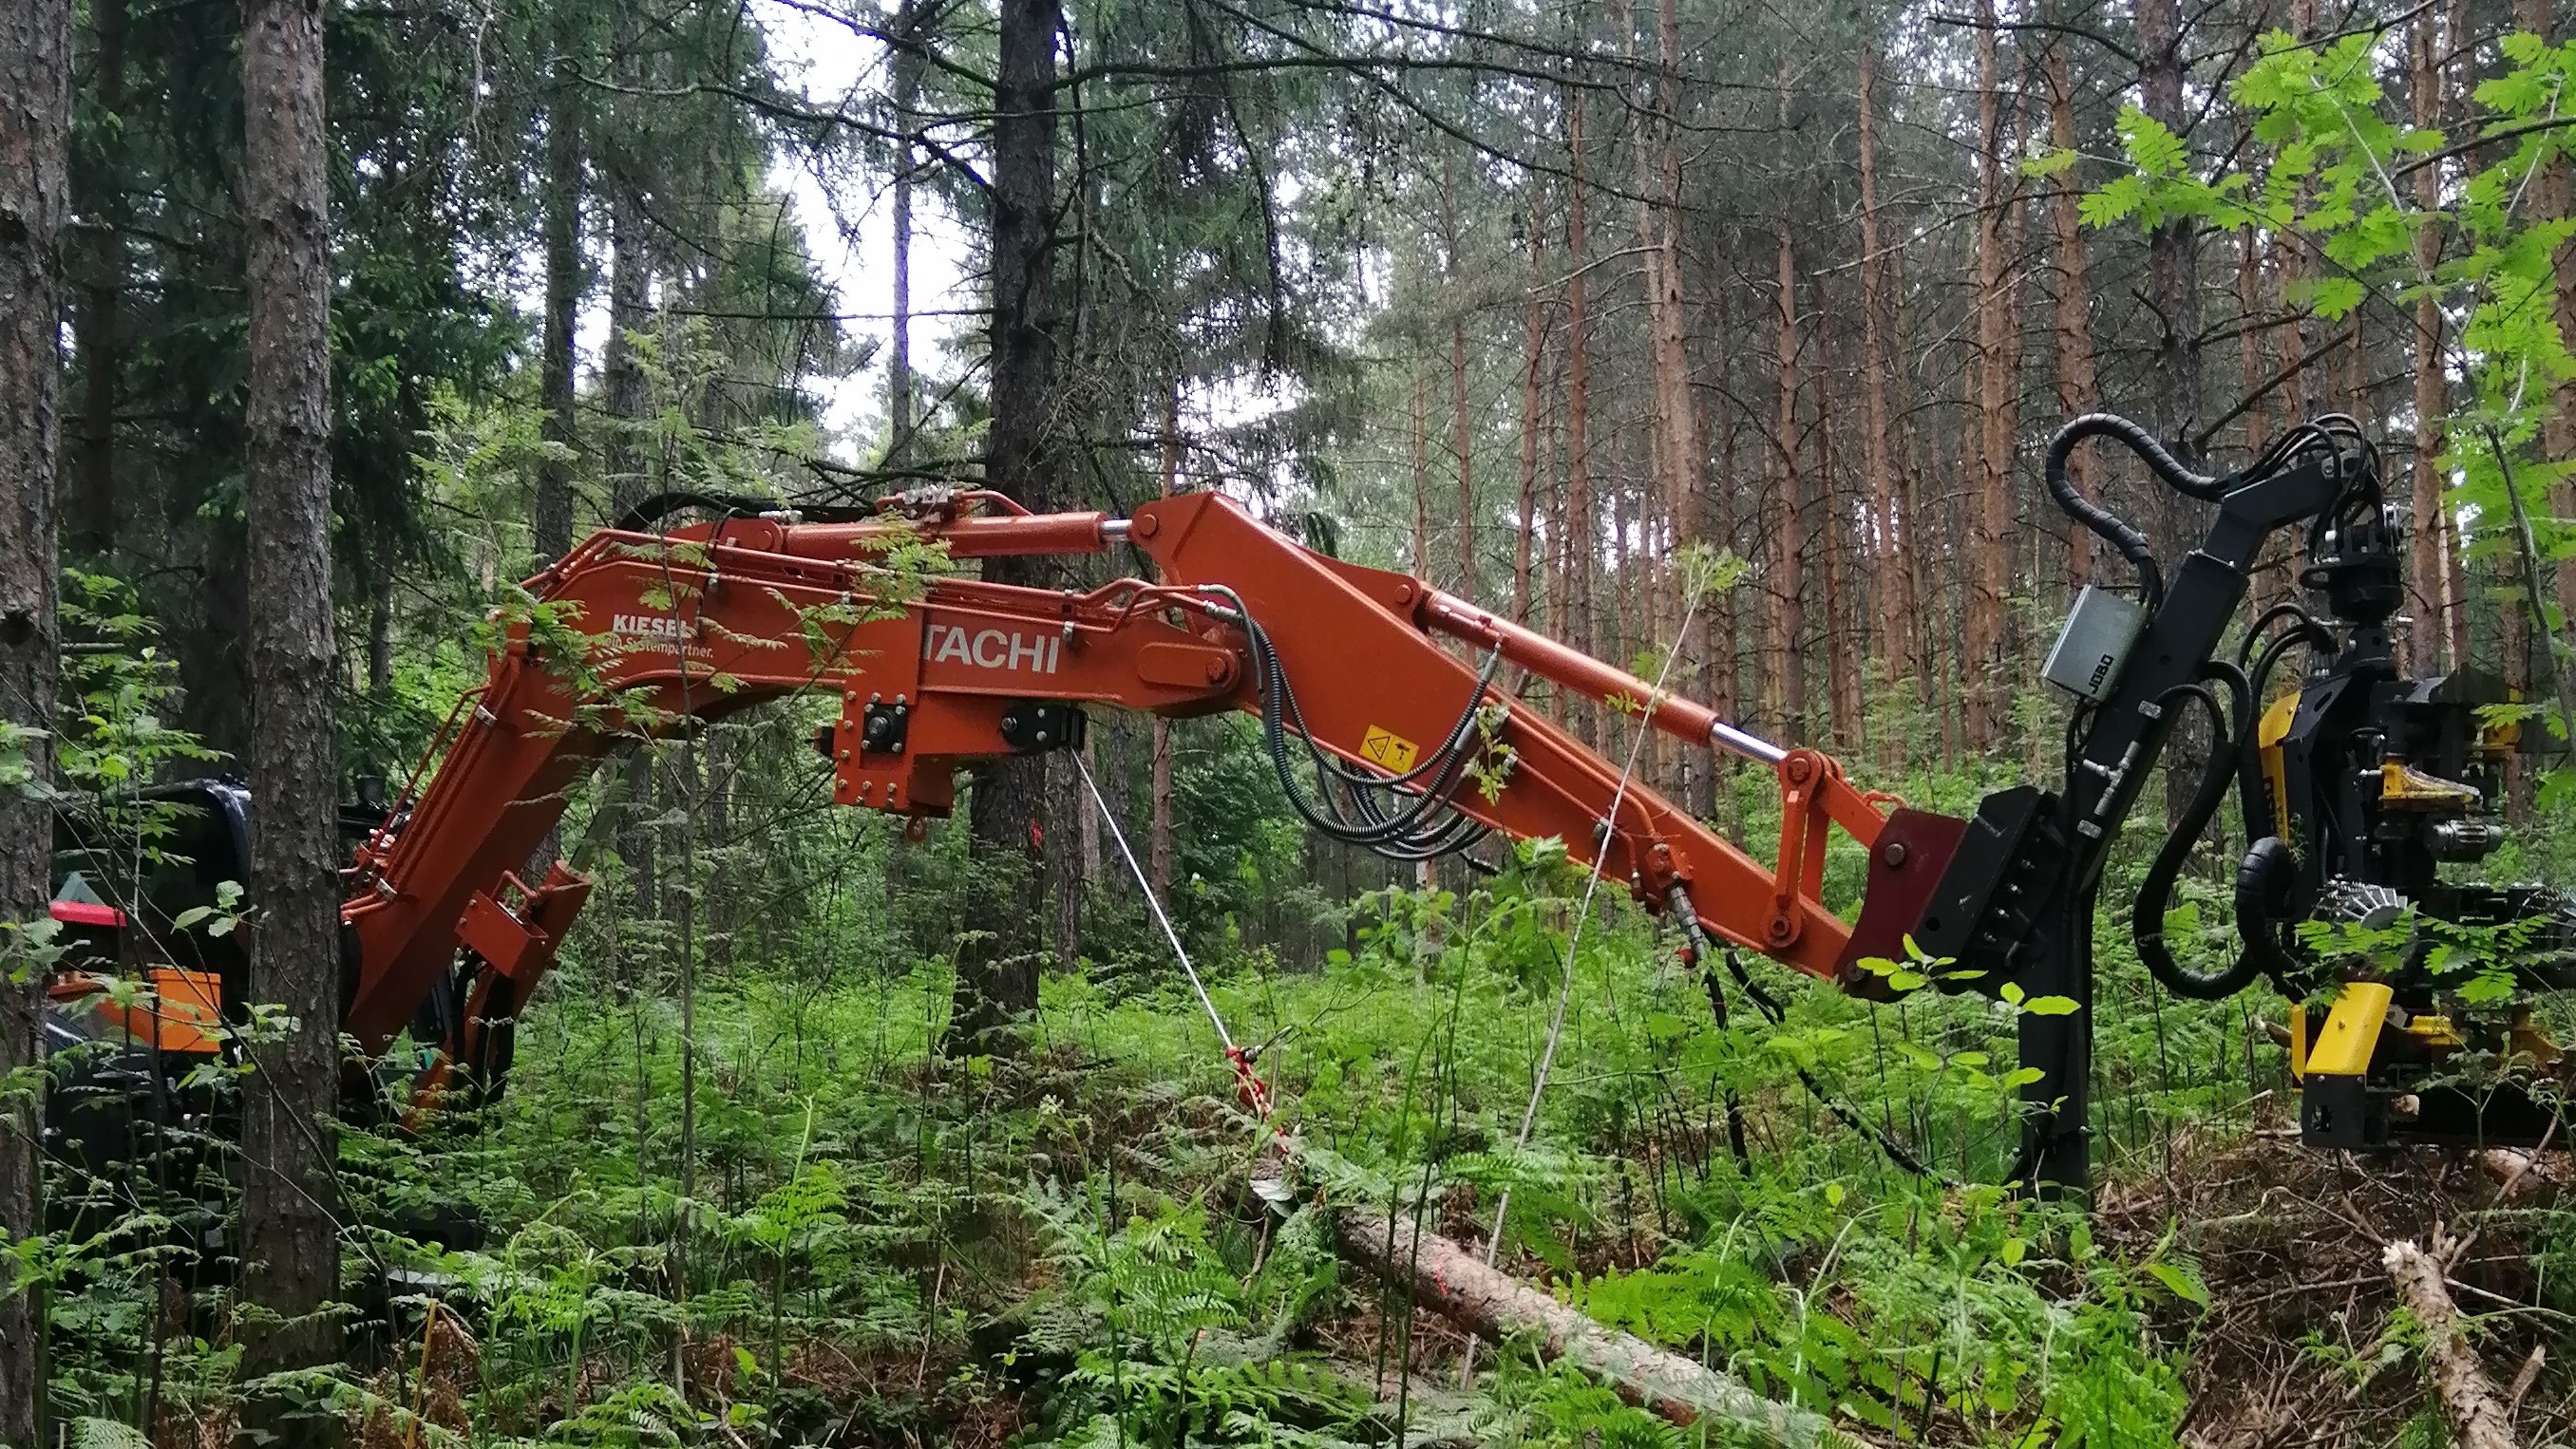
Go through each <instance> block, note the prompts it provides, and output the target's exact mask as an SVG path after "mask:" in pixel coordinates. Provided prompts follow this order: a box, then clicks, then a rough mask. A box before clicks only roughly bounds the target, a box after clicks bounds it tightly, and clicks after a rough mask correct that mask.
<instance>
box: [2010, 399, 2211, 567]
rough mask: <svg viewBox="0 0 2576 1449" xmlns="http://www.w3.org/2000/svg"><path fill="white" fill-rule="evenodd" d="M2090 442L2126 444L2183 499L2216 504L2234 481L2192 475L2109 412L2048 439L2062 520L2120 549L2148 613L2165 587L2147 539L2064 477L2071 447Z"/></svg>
mask: <svg viewBox="0 0 2576 1449" xmlns="http://www.w3.org/2000/svg"><path fill="white" fill-rule="evenodd" d="M2089 438H2111V439H2114V440H2115V441H2117V442H2119V443H2121V444H2122V445H2124V446H2126V447H2127V448H2128V450H2129V451H2130V452H2132V453H2135V454H2137V455H2138V457H2139V459H2140V460H2141V461H2143V462H2144V463H2145V464H2146V465H2147V467H2148V468H2149V469H2150V470H2151V471H2153V472H2154V473H2155V475H2156V476H2157V477H2158V478H2160V479H2163V480H2164V482H2165V484H2166V486H2168V487H2170V488H2172V489H2173V490H2174V491H2175V492H2177V493H2181V494H2183V495H2185V496H2186V497H2191V498H2198V499H2202V500H2204V501H2215V500H2217V499H2218V498H2221V497H2223V496H2225V494H2226V492H2227V490H2228V488H2229V487H2230V486H2231V485H2232V484H2233V483H2234V482H2235V480H2234V479H2233V478H2227V477H2212V476H2210V475H2208V474H2205V473H2195V472H2193V471H2191V470H2190V469H2189V468H2186V467H2184V466H2183V465H2182V463H2181V462H2180V461H2179V460H2177V459H2176V458H2175V457H2174V455H2173V454H2171V453H2169V452H2167V451H2165V446H2164V444H2162V443H2159V442H2157V441H2156V437H2155V434H2153V433H2150V432H2148V431H2147V430H2146V429H2145V428H2142V427H2140V426H2138V425H2137V424H2136V423H2133V422H2131V421H2129V420H2128V419H2127V418H2124V417H2120V416H2118V415H2116V414H2112V413H2086V414H2085V415H2084V416H2082V417H2080V418H2077V419H2075V420H2074V421H2073V422H2070V423H2068V424H2067V425H2066V426H2064V427H2062V428H2059V429H2058V430H2057V436H2056V437H2054V438H2051V439H2049V441H2048V459H2047V467H2046V470H2045V473H2046V477H2047V481H2048V491H2049V494H2050V496H2051V497H2054V498H2055V499H2056V500H2057V506H2058V507H2059V508H2061V509H2063V510H2065V512H2066V516H2067V517H2069V518H2072V519H2074V520H2075V521H2076V522H2078V523H2080V524H2082V525H2084V526H2085V527H2086V528H2088V529H2090V530H2092V531H2093V532H2094V533H2095V534H2098V535H2100V536H2101V537H2102V539H2104V540H2105V541H2106V542H2108V543H2109V544H2110V545H2111V546H2112V547H2113V548H2115V549H2118V550H2119V551H2120V557H2122V558H2125V559H2127V560H2128V561H2129V566H2130V567H2131V568H2134V569H2136V570H2137V571H2138V588H2139V591H2140V593H2141V594H2142V595H2144V597H2145V600H2146V605H2147V611H2148V612H2149V613H2153V612H2155V610H2156V607H2157V606H2158V605H2159V604H2162V603H2163V602H2164V596H2165V585H2164V575H2163V574H2162V573H2161V572H2160V571H2159V570H2158V569H2157V568H2156V556H2155V551H2154V549H2153V548H2152V547H2151V546H2150V545H2149V544H2148V542H2147V536H2146V535H2145V534H2143V533H2140V532H2139V531H2138V530H2136V529H2134V528H2131V527H2130V526H2129V525H2128V524H2127V523H2125V522H2123V521H2122V520H2121V518H2120V516H2119V515H2118V514H2116V513H2113V512H2112V511H2111V510H2109V509H2107V508H2104V507H2103V506H2102V505H2101V504H2099V503H2096V502H2094V501H2093V500H2092V499H2090V498H2087V497H2085V496H2084V495H2083V494H2082V493H2081V492H2079V491H2077V489H2076V487H2075V480H2074V479H2073V478H2071V477H2069V476H2068V475H2067V471H2066V465H2067V462H2068V461H2069V460H2070V459H2072V458H2073V457H2074V455H2075V448H2076V445H2077V444H2079V443H2082V442H2084V441H2085V440H2086V439H2089Z"/></svg>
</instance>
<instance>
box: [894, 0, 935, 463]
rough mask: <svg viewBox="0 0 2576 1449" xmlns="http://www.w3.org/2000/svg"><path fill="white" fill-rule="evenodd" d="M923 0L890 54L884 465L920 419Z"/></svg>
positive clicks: (904, 15) (904, 8) (907, 454)
mask: <svg viewBox="0 0 2576 1449" xmlns="http://www.w3.org/2000/svg"><path fill="white" fill-rule="evenodd" d="M928 8H929V7H928V6H927V5H925V4H924V3H923V0H904V3H903V4H902V5H901V6H900V7H898V8H897V9H896V11H895V16H894V39H893V54H892V55H891V56H890V57H889V58H888V60H887V68H888V70H889V71H890V72H891V74H892V77H893V81H894V86H893V89H894V123H895V129H896V131H897V132H899V133H900V134H899V137H898V139H897V141H896V152H895V172H894V186H893V191H894V196H893V212H894V257H893V263H894V268H893V269H894V317H893V320H892V322H891V324H890V326H889V329H888V337H887V346H886V351H887V356H886V451H885V466H886V467H888V468H902V467H904V466H905V465H906V464H907V463H909V462H910V461H911V456H912V435H913V430H914V428H915V427H917V426H918V425H919V421H920V420H919V418H918V417H916V416H915V410H916V408H917V406H918V405H917V404H916V403H915V402H914V401H913V396H912V391H913V388H912V207H913V193H914V189H915V188H916V187H917V186H918V184H919V182H918V181H917V179H916V178H915V177H914V175H913V168H914V165H915V163H916V161H917V160H918V152H917V150H916V147H915V142H914V139H913V138H914V135H915V129H914V128H915V127H916V126H917V125H918V122H917V121H916V120H915V119H914V116H913V110H914V107H916V106H917V105H918V104H919V103H920V100H921V77H922V71H923V69H924V66H925V64H926V61H925V57H924V54H923V46H924V45H925V44H926V37H925V36H924V34H923V32H924V30H925V28H926V26H925V24H924V22H925V21H926V20H927V19H928V18H929V16H928V14H927V11H928Z"/></svg>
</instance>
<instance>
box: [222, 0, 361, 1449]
mask: <svg viewBox="0 0 2576 1449" xmlns="http://www.w3.org/2000/svg"><path fill="white" fill-rule="evenodd" d="M242 71H243V76H242V98H243V111H244V113H245V115H246V117H247V119H248V128H247V133H246V135H245V138H244V142H243V149H242V156H243V162H242V175H243V210H244V213H245V218H244V219H245V221H246V223H247V227H246V230H247V234H248V266H247V272H248V278H249V330H250V338H249V343H250V348H249V350H250V373H249V379H248V382H249V389H248V390H249V399H250V402H249V436H250V449H249V457H248V460H247V471H246V475H245V480H244V495H245V500H246V504H247V513H248V530H249V566H250V620H249V623H250V667H251V717H252V730H251V747H250V761H249V763H250V782H251V795H252V798H253V800H254V801H255V814H254V816H253V818H252V831H251V865H250V874H251V879H250V898H251V899H252V900H253V901H255V902H257V903H258V906H259V916H258V919H257V920H256V921H255V922H253V923H252V925H251V926H250V928H249V931H250V979H249V992H248V995H249V999H250V1000H251V1001H254V1002H260V1003H266V1004H270V1005H274V1006H278V1007H282V1008H283V1009H284V1010H285V1011H286V1012H287V1013H289V1014H290V1015H291V1016H292V1017H293V1018H294V1025H293V1026H292V1027H291V1028H289V1029H288V1030H287V1031H286V1033H285V1035H284V1037H283V1038H282V1039H281V1040H278V1041H275V1042H273V1043H269V1044H266V1045H263V1046H261V1047H259V1048H257V1049H256V1051H255V1059H256V1061H257V1063H258V1070H257V1071H255V1072H253V1073H252V1074H251V1075H250V1076H249V1077H248V1078H246V1079H245V1084H244V1088H243V1101H242V1164H243V1186H242V1207H241V1217H242V1258H243V1271H242V1279H243V1288H244V1290H245V1292H246V1293H247V1294H248V1296H249V1297H250V1299H251V1300H252V1301H253V1302H255V1303H258V1304H260V1305H261V1306H263V1307H265V1308H268V1309H270V1310H272V1311H274V1312H276V1313H277V1314H279V1315H281V1316H282V1317H283V1318H284V1319H285V1320H286V1322H285V1323H284V1324H283V1325H281V1326H280V1327H279V1328H277V1329H273V1330H269V1331H266V1332H263V1333H261V1334H258V1335H255V1336H254V1337H253V1338H252V1340H251V1350H250V1361H249V1365H248V1366H249V1367H250V1368H251V1369H252V1370H253V1371H254V1372H257V1371H261V1370H275V1369H279V1368H284V1367H287V1366H290V1365H311V1364H318V1363H321V1362H324V1361H326V1360H327V1359H329V1358H330V1357H331V1356H332V1355H333V1353H334V1352H335V1349H336V1345H337V1342H338V1339H339V1332H338V1329H337V1327H336V1326H335V1325H334V1324H333V1322H332V1321H331V1320H330V1319H329V1318H327V1317H325V1316H322V1314H321V1312H320V1310H321V1308H322V1306H323V1305H324V1304H325V1303H326V1302H328V1301H329V1300H330V1299H331V1298H332V1297H334V1296H335V1295H336V1293H337V1290H338V1288H339V1284H340V1269H339V1265H340V1240H339V1236H338V1224H337V1222H336V1216H335V1214H336V1208H335V1205H336V1203H337V1200H338V1193H337V1191H336V1190H335V1188H334V1185H333V1163H332V1145H331V1144H332V1141H333V1130H332V1117H333V1115H334V1113H335V1112H336V1110H337V1108H338V1106H339V1087H340V1071H339V1065H340V1062H339V1014H340V950H339V947H340V892H339V874H338V872H339V867H340V864H341V859H340V842H339V828H338V814H337V807H338V794H339V791H338V781H337V759H336V754H335V750H334V745H333V725H332V710H331V690H332V671H333V668H334V663H335V658H336V656H335V653H334V649H333V645H332V623H333V621H332V616H331V452H330V448H331V407H330V387H331V366H330V361H331V360H330V303H331V270H330V239H329V234H328V228H329V223H330V210H329V207H330V200H329V196H328V193H327V192H326V190H325V187H324V164H325V159H326V158H325V151H324V130H323V116H322V95H323V88H322V6H321V3H320V0H243V5H242ZM317 1422H319V1423H325V1424H327V1421H313V1420H307V1419H294V1420H280V1421H277V1422H274V1423H272V1424H271V1425H270V1427H271V1428H272V1429H273V1430H275V1431H277V1432H281V1433H284V1434H286V1435H287V1436H288V1437H289V1438H290V1439H304V1440H306V1441H308V1442H319V1441H327V1439H328V1438H329V1437H330V1436H329V1434H328V1432H327V1430H326V1429H321V1428H317V1427H315V1426H316V1424H317Z"/></svg>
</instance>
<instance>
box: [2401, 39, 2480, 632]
mask: <svg viewBox="0 0 2576 1449" xmlns="http://www.w3.org/2000/svg"><path fill="white" fill-rule="evenodd" d="M2437 26H2438V21H2437V20H2436V19H2435V16H2434V12H2433V10H2432V9H2431V8H2430V7H2427V8H2426V9H2425V10H2424V11H2423V13H2422V14H2420V15H2418V16H2417V17H2416V20H2415V23H2414V25H2412V26H2411V27H2409V29H2408V51H2407V53H2408V55H2409V57H2410V59H2411V60H2412V63H2413V76H2412V80H2413V84H2414V91H2415V124H2416V125H2418V126H2436V125H2439V124H2441V116H2442V101H2441V94H2442V78H2441V65H2440V57H2441V53H2442V51H2441V45H2442V41H2441V36H2440V34H2439V33H2438V30H2437ZM2415 205H2416V207H2417V209H2418V210H2420V211H2422V212H2424V213H2426V214H2427V215H2430V214H2432V213H2434V212H2437V211H2439V210H2440V209H2441V205H2442V177H2441V168H2440V167H2437V166H2426V167H2423V168H2421V169H2419V170H2418V171H2416V173H2415ZM2441 257H2442V236H2441V233H2440V232H2439V231H2438V230H2436V229H2435V228H2434V227H2432V226H2429V225H2427V226H2423V227H2419V228H2417V229H2416V232H2415V271H2416V275H2417V277H2418V279H2419V280H2420V281H2422V282H2424V283H2426V284H2428V285H2426V286H2425V287H2424V289H2423V295H2422V296H2421V297H2419V298H2417V299H2416V303H2415V327H2414V343H2415V470H2414V489H2413V494H2412V500H2413V507H2412V509H2411V513H2412V515H2413V516H2412V518H2411V519H2410V527H2411V529H2412V532H2413V540H2412V541H2413V546H2414V557H2413V560H2412V562H2413V565H2414V576H2415V577H2414V586H2415V590H2416V593H2417V595H2418V598H2419V600H2420V602H2419V603H2418V604H2417V606H2416V608H2415V610H2414V611H2413V612H2414V613H2415V616H2416V618H2417V619H2418V620H2420V621H2421V622H2420V623H2418V624H2417V626H2416V628H2415V629H2414V631H2413V632H2412V633H2411V634H2410V635H2409V644H2410V647H2411V649H2412V650H2413V656H2414V657H2413V667H2414V668H2415V669H2416V670H2417V671H2418V672H2419V673H2431V672H2434V671H2436V670H2438V669H2440V668H2442V662H2441V641H2442V640H2443V639H2444V638H2445V637H2446V635H2447V632H2448V630H2449V628H2450V626H2451V620H2452V615H2453V613H2454V611H2455V610H2456V609H2457V608H2458V596H2457V595H2456V594H2455V593H2454V592H2453V590H2452V589H2451V587H2450V571H2449V568H2448V564H2449V558H2448V552H2449V551H2448V550H2447V549H2446V548H2444V546H2443V545H2444V544H2445V543H2446V542H2447V539H2446V538H2445V535H2446V534H2448V533H2449V531H2450V530H2449V527H2448V526H2447V522H2446V517H2445V509H2444V506H2443V498H2442V492H2443V490H2442V475H2441V470H2440V468H2439V467H2438V466H2437V465H2438V462H2439V459H2440V457H2441V453H2442V423H2441V420H2442V419H2443V418H2444V417H2445V416H2447V415H2448V414H2449V412H2450V402H2449V399H2448V395H2447V394H2448V389H2447V388H2446V386H2445V382H2446V378H2445V375H2444V372H2443V368H2442V303H2441V299H2440V298H2439V297H2438V296H2436V295H2435V292H2434V289H2433V287H2431V286H2430V285H2429V283H2430V282H2431V281H2432V278H2433V269H2434V267H2435V266H2436V265H2438V264H2439V263H2440V261H2441ZM2467 662H2468V658H2467V654H2466V651H2465V650H2456V649H2455V650H2454V651H2453V652H2452V656H2451V660H2450V663H2451V665H2452V666H2453V667H2457V666H2459V665H2462V664H2466V663H2467Z"/></svg>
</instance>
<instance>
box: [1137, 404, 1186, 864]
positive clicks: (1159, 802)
mask: <svg viewBox="0 0 2576 1449" xmlns="http://www.w3.org/2000/svg"><path fill="white" fill-rule="evenodd" d="M1162 481H1163V487H1162V494H1163V496H1164V497H1166V498H1169V497H1171V496H1172V494H1173V493H1174V492H1175V491H1177V490H1178V489H1179V487H1180V481H1181V380H1180V379H1179V378H1177V377H1175V378H1173V379H1172V383H1171V389H1170V390H1169V391H1167V392H1165V393H1164V394H1163V459H1162ZM1153 731H1154V737H1153V743H1152V745H1151V746H1150V748H1151V751H1152V761H1151V764H1150V766H1149V770H1150V774H1151V779H1150V784H1149V790H1150V792H1151V794H1152V797H1153V812H1152V821H1151V824H1150V825H1149V826H1148V827H1147V836H1146V846H1145V877H1146V879H1147V881H1148V882H1149V883H1150V884H1151V885H1152V887H1153V891H1154V898H1155V899H1156V900H1164V899H1167V898H1169V896H1170V895H1171V891H1172V722H1171V721H1170V720H1168V719H1165V718H1164V717H1163V716H1161V715H1159V714H1158V715H1156V716H1154V724H1153Z"/></svg>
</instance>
